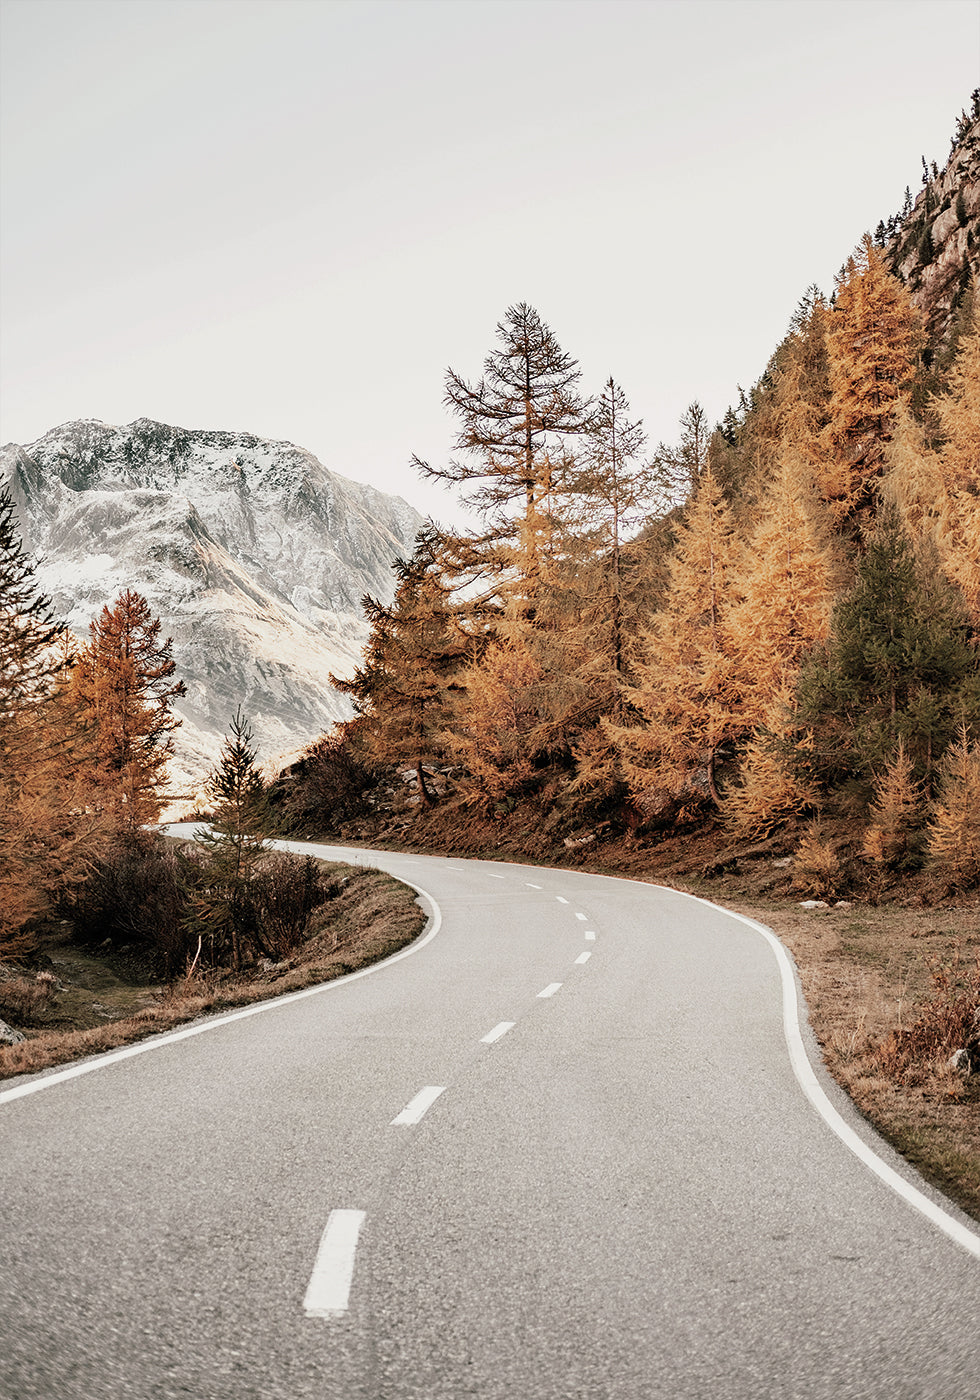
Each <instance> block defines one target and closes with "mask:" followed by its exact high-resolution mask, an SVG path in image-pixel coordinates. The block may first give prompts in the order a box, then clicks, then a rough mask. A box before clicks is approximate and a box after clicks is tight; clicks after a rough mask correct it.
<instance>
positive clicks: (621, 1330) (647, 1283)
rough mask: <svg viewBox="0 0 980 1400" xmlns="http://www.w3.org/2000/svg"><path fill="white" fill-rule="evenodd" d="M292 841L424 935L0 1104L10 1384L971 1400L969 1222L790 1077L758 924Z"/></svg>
mask: <svg viewBox="0 0 980 1400" xmlns="http://www.w3.org/2000/svg"><path fill="white" fill-rule="evenodd" d="M302 849H312V850H314V851H315V852H317V853H322V854H326V855H329V856H330V857H332V858H338V859H349V860H357V861H360V862H362V863H368V864H372V865H379V866H382V867H383V868H385V869H387V870H390V871H391V872H392V873H393V874H395V875H397V876H399V877H400V878H403V879H405V880H407V881H408V882H410V883H412V884H414V885H415V886H416V887H417V888H419V889H421V890H423V891H425V892H426V894H427V895H428V896H429V898H430V899H431V901H432V905H431V909H432V912H433V915H434V918H433V921H432V923H431V925H430V934H431V933H433V932H435V936H434V937H433V936H429V937H428V938H427V941H420V943H419V944H416V945H413V949H412V950H411V951H409V950H406V952H407V956H405V955H402V956H401V957H400V958H399V959H398V960H392V961H390V962H389V963H387V964H382V965H379V966H378V967H377V968H375V969H373V970H371V971H370V972H369V973H368V975H358V976H356V977H352V978H349V979H345V980H344V981H342V982H340V983H332V984H327V986H326V987H324V988H322V989H315V990H313V991H312V992H307V993H303V994H301V995H299V996H293V997H287V998H283V999H281V1000H280V1001H278V1002H272V1003H265V1004H264V1005H263V1006H262V1007H261V1008H247V1010H246V1013H234V1014H232V1015H230V1016H221V1017H215V1018H211V1019H210V1020H207V1021H203V1022H200V1023H196V1024H195V1026H193V1027H191V1028H188V1029H186V1030H184V1031H182V1032H177V1033H174V1034H170V1035H166V1036H161V1037H156V1038H155V1039H154V1040H153V1041H150V1042H144V1043H143V1044H142V1045H141V1046H140V1047H132V1048H131V1050H130V1052H114V1053H113V1054H110V1055H107V1056H102V1057H100V1058H99V1059H97V1060H95V1061H91V1062H88V1064H86V1065H85V1066H80V1067H73V1069H72V1071H71V1072H70V1073H68V1074H66V1073H65V1072H64V1071H53V1072H51V1073H48V1074H44V1075H40V1076H25V1077H24V1078H22V1079H21V1080H19V1081H9V1082H8V1083H6V1084H4V1085H2V1086H0V1152H2V1161H3V1176H2V1187H0V1206H2V1235H0V1238H2V1241H3V1255H2V1263H0V1395H3V1396H4V1397H5V1398H6V1397H9V1400H40V1398H41V1397H43V1400H122V1397H127V1398H128V1397H133V1400H171V1397H183V1398H185V1400H251V1397H256V1400H259V1397H261V1400H267V1397H268V1400H280V1397H281V1398H282V1400H306V1397H310V1398H311V1400H312V1397H317V1400H409V1398H410V1397H411V1400H416V1398H417V1400H443V1397H445V1400H464V1397H479V1398H480V1400H498V1397H499V1400H503V1397H508V1400H511V1398H512V1397H516V1398H517V1400H568V1397H574V1400H647V1398H648V1397H650V1400H652V1398H653V1397H665V1400H666V1398H667V1397H669V1398H670V1400H688V1398H689V1400H706V1398H707V1397H711V1400H727V1398H728V1397H730V1400H768V1397H772V1400H777V1397H778V1400H787V1398H788V1397H800V1398H801V1400H824V1397H825V1398H826V1400H848V1397H854V1398H855V1400H858V1398H859V1400H876V1398H877V1397H882V1400H885V1397H887V1400H904V1398H905V1397H908V1400H913V1397H914V1398H915V1400H927V1398H928V1397H935V1400H980V1366H978V1347H977V1319H978V1318H980V1261H978V1258H977V1255H976V1253H975V1252H971V1250H975V1249H980V1241H978V1239H977V1231H976V1226H975V1224H973V1223H972V1222H970V1221H968V1220H967V1219H966V1218H965V1217H964V1216H962V1215H961V1214H960V1213H959V1212H958V1211H957V1210H956V1208H955V1207H953V1206H952V1205H950V1203H949V1202H946V1201H944V1200H943V1199H942V1198H941V1197H940V1196H938V1195H937V1193H935V1192H933V1191H932V1190H930V1188H928V1187H927V1186H925V1185H924V1184H923V1183H922V1182H921V1181H919V1180H918V1179H917V1178H916V1176H915V1174H914V1172H912V1170H911V1169H910V1168H909V1167H908V1166H907V1165H906V1164H904V1163H903V1162H901V1161H900V1160H899V1159H897V1158H896V1157H895V1156H894V1154H892V1153H890V1151H889V1149H888V1148H887V1147H886V1146H885V1145H884V1144H883V1143H881V1142H880V1140H878V1139H877V1138H876V1137H875V1135H874V1134H872V1133H871V1132H870V1130H869V1129H868V1128H867V1126H866V1125H865V1124H863V1123H862V1122H861V1120H860V1119H859V1118H858V1116H857V1115H856V1113H855V1112H854V1111H853V1109H852V1108H851V1107H850V1105H849V1104H848V1103H847V1101H846V1100H845V1099H844V1097H843V1095H841V1094H840V1093H839V1091H838V1090H837V1089H836V1087H835V1086H833V1085H832V1084H831V1083H830V1082H829V1081H828V1080H827V1078H826V1076H825V1075H824V1074H823V1071H822V1070H820V1069H819V1068H818V1069H815V1070H813V1069H810V1070H809V1071H808V1070H806V1069H805V1068H804V1069H803V1070H802V1071H801V1066H800V1065H799V1064H797V1066H796V1069H795V1070H794V1066H793V1063H792V1060H791V1057H790V1052H789V1050H788V1048H787V1039H786V1032H785V1029H784V1024H783V995H782V986H781V976H782V975H783V974H782V973H781V968H780V964H779V961H778V960H777V958H776V956H774V951H773V947H772V946H771V945H770V943H769V942H767V940H766V938H765V937H764V936H763V934H762V933H761V932H760V931H759V930H758V928H757V927H756V926H753V925H751V923H749V922H748V921H745V920H742V919H739V918H738V917H736V916H733V915H729V914H727V913H725V911H723V910H720V909H717V908H715V907H714V906H711V905H708V904H705V903H703V902H702V901H698V900H694V899H691V898H689V897H687V896H683V895H680V894H677V893H675V892H673V891H670V890H663V889H658V888H656V887H652V886H647V885H642V884H639V883H634V882H630V881H627V880H616V879H609V878H606V877H601V876H594V875H587V874H582V873H579V872H569V871H559V870H543V869H540V868H537V867H524V866H518V865H505V864H497V863H494V862H486V861H464V860H459V859H442V858H436V857H424V856H410V855H402V854H388V853H381V852H366V851H351V850H348V849H345V848H335V847H331V848H323V847H303V848H302ZM437 911H438V920H437V919H436V918H435V914H436V912H437ZM791 1019H792V1018H791ZM189 1032H190V1033H189ZM134 1051H135V1053H134ZM810 1058H811V1061H813V1060H814V1057H813V1055H812V1049H811V1056H810ZM89 1065H91V1066H92V1068H91V1070H89V1068H88V1066H89ZM80 1068H82V1069H85V1071H86V1072H84V1073H79V1072H78V1070H79V1069H80ZM807 1072H809V1073H810V1075H811V1077H812V1079H813V1084H814V1085H815V1086H816V1089H817V1091H818V1092H817V1094H816V1099H817V1100H819V1097H820V1095H826V1096H827V1098H828V1099H829V1101H830V1103H831V1105H832V1109H833V1112H836V1113H837V1114H839V1115H840V1116H841V1124H840V1125H837V1129H838V1130H834V1128H833V1127H832V1126H831V1124H829V1123H828V1121H827V1116H821V1113H820V1112H818V1111H817V1108H816V1107H815V1106H814V1095H813V1094H812V1093H811V1097H809V1098H808V1097H807V1093H805V1092H804V1089H803V1088H801V1082H800V1081H801V1079H802V1080H804V1081H805V1079H806V1074H807ZM812 1088H813V1086H812V1085H811V1086H810V1089H811V1090H812ZM808 1092H810V1090H808ZM830 1116H832V1115H830ZM840 1126H843V1127H844V1128H846V1130H847V1132H851V1133H853V1134H854V1135H855V1141H856V1142H857V1144H858V1146H859V1147H861V1146H862V1145H863V1149H864V1152H865V1154H866V1159H865V1160H862V1158H861V1157H860V1156H858V1155H855V1144H854V1143H850V1144H849V1143H848V1142H846V1141H844V1140H842V1137H841V1136H840V1132H839V1127H840ZM845 1137H846V1133H845ZM872 1155H873V1156H874V1158H875V1159H876V1160H880V1161H883V1162H884V1164H885V1166H886V1168H887V1170H886V1171H885V1173H884V1179H883V1176H882V1175H881V1174H875V1171H872V1170H871V1169H870V1168H869V1160H870V1158H871V1156H872ZM871 1165H874V1163H873V1162H872V1163H871ZM888 1171H892V1172H894V1173H895V1175H896V1178H897V1180H898V1181H899V1182H900V1183H901V1182H904V1183H907V1184H908V1188H909V1190H908V1191H907V1192H906V1195H905V1196H903V1195H901V1194H899V1192H898V1190H896V1189H894V1187H895V1183H894V1182H892V1183H891V1184H890V1183H889V1179H888ZM916 1193H921V1195H922V1197H923V1198H924V1200H925V1201H926V1202H931V1203H932V1210H933V1218H929V1216H928V1215H927V1214H924V1213H923V1210H921V1209H919V1208H917V1206H916V1204H915V1202H916V1199H917V1194H916ZM944 1221H945V1222H948V1224H944V1223H943V1222H944ZM971 1241H972V1244H971Z"/></svg>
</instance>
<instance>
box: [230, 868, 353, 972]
mask: <svg viewBox="0 0 980 1400" xmlns="http://www.w3.org/2000/svg"><path fill="white" fill-rule="evenodd" d="M335 893H336V887H335V886H333V885H330V884H329V883H328V881H327V880H326V879H324V876H323V873H322V871H321V868H320V866H319V864H318V863H317V861H315V860H314V859H313V857H312V856H305V857H304V858H302V859H299V858H297V857H296V856H288V855H278V856H272V857H271V858H270V859H269V860H267V861H265V862H264V863H263V866H262V869H261V870H260V871H259V872H258V873H257V874H256V876H255V877H254V879H253V880H252V881H251V882H250V883H249V886H248V892H247V897H248V898H249V900H250V901H251V903H252V909H253V919H252V926H253V928H254V930H255V940H256V943H257V944H258V945H259V948H260V950H261V951H263V952H264V953H266V954H267V956H269V957H271V958H275V959H276V960H277V961H279V960H281V959H283V958H288V957H289V956H290V954H291V953H294V952H295V951H296V949H297V948H298V947H300V945H301V944H302V943H303V941H304V939H305V937H306V934H307V932H308V930H309V925H310V916H311V915H312V913H313V911H314V909H318V908H319V907H320V905H321V904H324V903H326V901H327V900H328V899H329V898H330V897H331V895H332V894H335Z"/></svg>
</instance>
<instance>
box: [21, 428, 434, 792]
mask: <svg viewBox="0 0 980 1400" xmlns="http://www.w3.org/2000/svg"><path fill="white" fill-rule="evenodd" d="M0 482H6V483H8V484H9V486H10V489H11V494H12V496H13V499H14V502H15V504H16V507H17V511H18V518H19V524H20V527H21V531H22V534H23V538H24V543H25V545H26V547H27V548H28V549H30V550H32V551H33V552H34V553H35V554H36V556H37V558H38V560H39V565H38V571H37V578H38V583H39V584H40V586H41V588H42V589H43V591H44V592H45V593H48V594H49V595H50V596H51V598H52V600H53V603H54V609H55V612H56V613H57V614H58V615H59V616H61V617H64V618H65V619H66V620H67V622H68V625H69V626H70V628H71V629H72V631H73V632H75V633H76V634H77V635H79V636H80V637H82V638H87V636H88V625H89V622H90V621H91V620H92V618H93V617H95V616H96V615H97V614H98V613H99V612H100V611H101V609H102V607H103V605H104V604H105V603H109V602H112V600H113V599H114V598H116V597H117V596H118V594H119V593H120V592H121V591H122V590H123V589H125V588H134V589H136V590H137V591H138V592H140V593H142V594H144V595H145V597H146V598H147V599H148V600H149V602H150V605H151V607H152V608H153V611H154V612H155V613H156V614H158V615H159V616H160V618H161V619H162V623H163V635H164V636H172V637H173V639H174V657H175V660H176V662H177V673H178V675H179V676H180V677H181V678H182V679H183V680H184V681H185V683H186V685H187V696H186V698H185V699H184V700H183V701H181V702H179V704H178V706H177V709H178V711H179V713H180V715H181V717H182V719H183V726H182V728H181V729H180V730H178V731H177V736H176V738H177V745H178V764H177V768H176V772H175V777H176V778H177V781H178V784H188V783H189V784H190V785H191V786H192V787H195V786H196V785H197V781H198V780H199V778H200V775H201V773H202V772H203V771H205V770H206V769H207V768H208V767H210V765H211V763H212V762H213V759H214V757H215V755H216V754H217V752H218V749H219V747H220V743H221V737H222V735H223V734H225V733H226V732H227V729H228V721H229V719H230V717H231V716H232V714H233V713H234V711H235V708H236V706H237V705H238V704H239V702H241V704H242V707H243V709H244V710H245V713H246V715H247V717H248V719H249V720H250V722H251V724H252V727H253V731H254V735H255V741H256V747H257V749H258V751H259V756H260V757H261V758H262V759H263V760H269V759H272V758H274V757H276V756H278V755H281V754H284V753H287V752H289V751H290V750H295V749H296V748H297V747H299V746H301V745H303V744H305V743H306V742H308V741H309V740H310V739H312V738H314V737H315V736H316V735H317V734H319V733H320V732H321V731H322V730H323V729H324V728H325V727H327V726H329V725H330V724H331V723H332V722H333V721H334V720H336V719H341V718H344V717H346V716H347V715H349V714H350V706H349V702H348V701H347V699H346V698H345V697H344V696H341V695H340V694H339V693H338V692H337V691H335V690H334V689H333V688H332V687H331V686H330V684H329V682H328V680H327V675H328V673H329V672H331V671H333V672H334V673H335V674H338V675H345V674H349V673H350V672H351V671H352V670H353V668H354V666H355V665H356V664H357V661H358V659H359V657H360V652H361V648H362V646H363V644H364V640H365V638H366V636H367V627H366V624H365V622H364V620H363V617H362V615H361V611H360V599H361V596H362V595H363V594H364V593H371V594H373V595H374V596H375V597H378V598H381V599H384V600H388V599H389V598H390V597H391V595H392V591H393V584H394V576H393V574H392V571H391V564H392V561H393V560H394V559H395V558H397V557H399V556H406V555H407V554H409V553H411V549H412V543H413V541H414V538H415V535H416V532H417V531H418V529H419V527H420V525H421V524H422V519H421V516H420V515H419V514H418V512H417V511H415V510H413V509H412V507H411V506H409V505H408V504H407V503H406V502H405V501H403V500H401V498H399V497H395V496H389V495H385V494H384V493H383V492H381V491H377V490H375V489H374V488H373V487H371V486H366V485H362V484H360V483H358V482H354V481H349V480H347V478H345V477H342V476H338V475H337V474H336V473H334V472H331V471H328V470H327V468H326V467H324V466H322V465H321V463H320V462H318V461H317V459H316V458H315V457H313V456H312V455H311V454H310V453H309V452H305V451H304V450H303V449H302V448H299V447H294V446H293V445H292V443H288V442H268V441H264V440H263V439H261V438H257V437H253V436H252V435H251V434H248V433H231V432H207V431H197V430H194V431H191V430H188V429H184V428H174V427H169V426H168V425H166V424H164V423H155V422H152V421H150V420H149V419H146V418H140V419H137V421H136V422H135V423H130V424H127V425H126V426H125V427H112V426H110V425H109V424H106V423H100V422H98V421H91V420H86V421H83V422H75V423H66V424H64V425H62V426H61V427H59V428H53V429H52V430H51V431H50V432H48V433H45V435H44V437H42V438H40V439H39V440H38V441H37V442H33V443H30V444H29V445H27V446H17V445H10V446H7V447H3V448H0Z"/></svg>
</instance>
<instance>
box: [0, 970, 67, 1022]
mask: <svg viewBox="0 0 980 1400" xmlns="http://www.w3.org/2000/svg"><path fill="white" fill-rule="evenodd" d="M57 989H58V984H57V982H56V980H55V978H54V977H53V976H52V974H51V973H50V972H38V973H37V974H36V975H35V976H34V977H20V976H16V975H15V976H13V977H4V978H3V979H2V980H0V1015H3V1016H4V1017H8V1016H9V1017H10V1019H11V1020H12V1021H15V1022H16V1023H17V1024H18V1025H20V1026H32V1025H34V1024H35V1022H36V1021H37V1019H38V1017H39V1015H40V1014H41V1013H42V1012H43V1011H45V1010H46V1009H47V1008H48V1007H49V1006H50V1005H51V1002H52V1001H53V1000H54V994H55V992H56V991H57Z"/></svg>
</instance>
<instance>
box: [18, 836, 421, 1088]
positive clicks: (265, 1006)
mask: <svg viewBox="0 0 980 1400" xmlns="http://www.w3.org/2000/svg"><path fill="white" fill-rule="evenodd" d="M269 844H270V845H271V846H275V847H276V848H277V849H279V850H282V849H289V848H290V847H293V848H294V849H296V848H298V849H299V853H300V854H304V853H305V852H306V851H308V850H309V848H310V846H311V845H312V846H313V847H314V849H315V848H316V845H317V843H315V842H309V841H295V842H291V841H270V842H269ZM350 863H351V864H352V865H356V864H358V862H357V861H353V860H352V861H351V862H350ZM402 884H403V885H408V887H409V889H412V890H415V892H416V894H420V895H421V896H422V898H423V899H424V900H426V901H427V903H428V904H429V906H430V907H431V909H432V927H431V928H430V929H429V931H428V933H426V934H424V935H423V936H422V937H421V938H419V939H417V940H416V941H415V942H414V943H410V944H409V945H408V947H407V948H402V950H401V952H398V953H392V955H391V957H390V958H384V959H383V960H382V961H381V962H376V963H372V964H371V966H370V967H362V968H361V969H360V971H359V972H348V973H345V974H344V976H343V977H335V978H334V979H333V981H331V982H321V983H320V985H319V986H318V987H304V989H303V991H301V992H288V993H287V994H286V995H285V996H282V997H270V998H269V1000H268V1001H260V1002H256V1003H255V1004H254V1005H253V1006H246V1007H243V1008H242V1010H241V1011H230V1012H229V1013H228V1015H226V1016H212V1017H209V1018H208V1019H207V1020H206V1021H196V1022H194V1024H193V1025H190V1026H185V1027H183V1029H181V1030H179V1031H167V1032H165V1033H164V1034H163V1035H157V1036H154V1037H153V1038H152V1039H148V1040H140V1041H138V1042H137V1043H136V1044H135V1045H126V1046H124V1047H123V1048H122V1049H121V1050H110V1051H109V1053H108V1054H107V1055H100V1056H98V1058H97V1059H94V1060H83V1061H82V1062H81V1064H77V1065H69V1067H68V1068H67V1069H59V1070H55V1072H54V1073H53V1074H42V1075H41V1076H40V1077H39V1078H36V1079H29V1080H28V1081H27V1082H26V1083H24V1084H16V1085H15V1086H14V1087H13V1088H12V1089H2V1090H0V1104H4V1103H12V1102H13V1100H14V1099H24V1098H27V1096H28V1095H29V1094H37V1093H40V1091H41V1090H42V1089H50V1088H51V1087H52V1086H53V1085H55V1084H63V1083H64V1082H65V1080H67V1079H78V1078H80V1077H81V1075H83V1074H91V1073H92V1071H93V1070H97V1069H103V1068H104V1067H105V1066H106V1065H114V1064H117V1063H118V1062H119V1061H120V1060H131V1059H133V1057H134V1056H136V1055H146V1054H148V1053H149V1051H151V1050H160V1049H162V1048H163V1047H164V1046H167V1045H173V1044H174V1043H175V1042H176V1041H178V1040H190V1039H192V1037H193V1036H195V1035H203V1034H204V1032H205V1031H213V1030H217V1028H218V1027H219V1026H228V1025H230V1024H231V1023H232V1021H244V1020H246V1019H247V1018H248V1017H249V1016H261V1015H262V1013H263V1012H265V1011H277V1010H278V1009H279V1007H281V1006H289V1005H291V1004H292V1003H293V1002H294V1001H303V1000H304V999H305V998H306V997H315V996H319V995H320V994H321V993H322V992H332V991H334V990H335V988H337V987H342V986H344V985H345V984H346V983H347V982H354V981H356V979H357V978H358V977H370V976H372V975H373V974H374V973H375V972H381V971H382V969H383V968H386V967H390V966H391V965H392V963H396V962H400V961H401V959H402V958H410V957H411V956H412V954H413V953H417V952H419V951H420V949H422V948H424V947H425V945H426V944H427V943H431V942H432V940H433V938H435V936H436V934H437V933H438V932H439V930H440V929H441V928H442V910H441V909H440V908H439V905H438V904H437V903H436V901H435V900H434V899H433V898H432V896H431V894H429V892H428V890H423V889H422V888H421V887H420V886H419V885H415V884H413V883H412V881H411V880H402Z"/></svg>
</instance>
